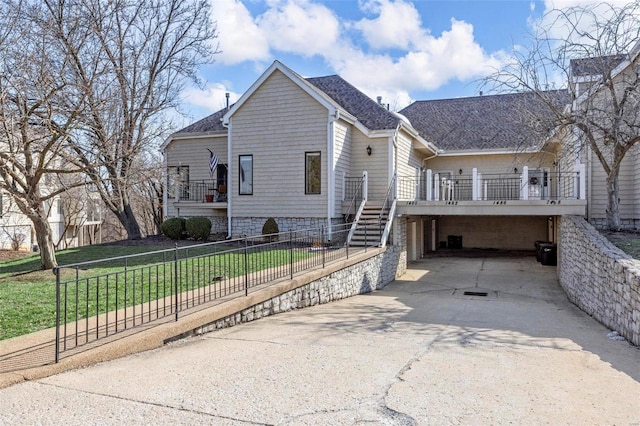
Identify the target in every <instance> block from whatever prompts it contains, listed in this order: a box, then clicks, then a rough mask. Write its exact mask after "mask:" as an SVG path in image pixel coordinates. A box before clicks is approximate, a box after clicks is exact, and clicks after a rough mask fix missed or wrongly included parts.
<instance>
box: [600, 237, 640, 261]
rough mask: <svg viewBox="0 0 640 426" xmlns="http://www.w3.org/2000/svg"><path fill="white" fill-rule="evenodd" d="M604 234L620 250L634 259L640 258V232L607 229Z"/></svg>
mask: <svg viewBox="0 0 640 426" xmlns="http://www.w3.org/2000/svg"><path fill="white" fill-rule="evenodd" d="M604 235H605V236H606V237H607V238H608V239H609V241H611V242H612V243H613V244H614V245H615V246H616V247H618V248H619V249H620V250H622V251H623V252H625V253H627V254H628V255H629V256H631V257H633V258H634V259H637V260H640V232H638V231H619V232H615V231H605V232H604Z"/></svg>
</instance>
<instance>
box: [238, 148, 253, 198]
mask: <svg viewBox="0 0 640 426" xmlns="http://www.w3.org/2000/svg"><path fill="white" fill-rule="evenodd" d="M239 170H240V176H239V178H240V195H253V155H241V156H240V167H239Z"/></svg>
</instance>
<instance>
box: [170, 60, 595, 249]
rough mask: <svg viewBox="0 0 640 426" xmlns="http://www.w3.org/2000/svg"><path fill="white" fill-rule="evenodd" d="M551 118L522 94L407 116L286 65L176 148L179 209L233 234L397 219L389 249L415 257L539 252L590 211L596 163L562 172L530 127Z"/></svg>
mask: <svg viewBox="0 0 640 426" xmlns="http://www.w3.org/2000/svg"><path fill="white" fill-rule="evenodd" d="M552 95H553V96H555V97H557V99H558V102H563V101H564V98H563V95H562V93H561V92H554V93H552ZM539 111H541V105H539V104H537V103H536V100H535V97H533V96H531V95H530V94H514V95H495V96H479V97H474V98H465V99H451V100H442V101H420V102H416V103H414V104H412V105H410V106H408V107H407V108H405V109H404V110H402V111H400V112H399V113H394V112H391V111H389V110H388V109H387V108H386V107H385V106H384V105H382V104H381V103H380V102H376V101H374V100H372V99H370V98H369V97H367V96H366V95H364V94H363V93H362V92H360V91H359V90H358V89H356V88H355V87H353V86H352V85H351V84H349V83H348V82H347V81H345V80H343V79H342V78H341V77H339V76H336V75H333V76H326V77H316V78H303V77H302V76H300V75H298V74H296V73H295V72H294V71H292V70H291V69H289V68H288V67H286V66H285V65H283V64H282V63H280V62H278V61H276V62H274V63H273V64H272V65H271V66H270V67H269V68H268V69H267V70H266V71H265V72H264V73H263V74H262V75H261V76H260V78H258V80H257V81H256V82H255V83H254V84H253V85H252V86H251V87H250V88H249V90H247V92H246V93H244V94H243V95H242V97H241V98H240V99H239V100H238V101H237V102H236V103H235V104H234V105H230V106H228V107H227V108H225V109H223V110H221V111H218V112H216V113H214V114H213V115H211V116H209V117H206V118H205V119H203V120H200V121H198V122H196V123H194V124H192V125H190V126H188V127H186V128H184V129H182V130H180V131H178V132H176V133H175V134H173V135H171V136H170V137H169V138H168V139H167V140H166V141H165V143H164V144H163V146H162V150H163V154H164V160H165V163H166V170H167V191H166V199H165V203H164V205H165V215H166V216H167V217H172V216H193V215H200V216H207V217H209V218H211V219H212V221H213V228H214V229H213V231H214V232H224V233H226V234H228V235H229V236H238V235H243V234H247V235H255V234H260V233H261V228H262V225H263V223H264V222H265V220H266V219H267V218H269V217H274V218H275V219H276V221H277V223H278V224H279V227H280V229H281V230H293V229H303V228H310V227H316V226H326V227H327V229H328V232H329V233H331V229H332V227H335V226H337V225H338V224H341V223H344V222H345V220H348V221H351V220H353V221H354V223H356V224H357V223H359V222H360V221H363V220H371V218H381V217H385V218H387V217H388V220H385V221H384V222H385V223H384V224H383V226H382V228H383V229H381V232H380V234H379V235H378V237H379V238H380V243H381V244H382V245H384V244H386V243H387V239H388V238H389V237H390V236H391V238H392V239H391V240H390V241H391V243H392V244H402V245H406V250H407V258H408V260H412V259H416V258H418V257H420V256H421V255H423V254H424V253H425V252H426V251H432V250H438V249H440V248H444V247H450V248H451V247H459V246H464V247H479V248H508V249H531V248H532V247H533V246H534V242H535V241H537V240H554V239H555V232H556V224H557V218H558V217H559V216H561V215H565V214H579V215H584V214H585V208H586V188H585V184H586V181H585V172H584V166H583V165H582V163H579V162H576V163H575V164H573V165H572V168H571V169H569V170H560V161H559V158H557V152H555V151H553V150H548V149H547V148H546V147H547V146H554V145H553V144H549V143H547V142H548V141H546V140H543V139H542V138H546V137H547V136H546V133H545V136H544V137H542V136H541V134H542V132H540V131H539V130H540V129H537V130H538V131H537V132H536V131H533V130H532V132H531V133H527V132H523V131H522V125H523V120H529V121H531V123H529V124H532V125H531V126H530V127H531V128H532V129H535V121H532V120H534V118H535V114H536V113H538V112H539ZM525 124H526V123H525ZM214 164H217V167H216V168H215V169H213V168H210V165H214ZM357 226H358V225H355V228H356V229H355V231H356V232H354V235H355V236H354V237H353V238H354V239H357ZM350 238H351V237H350ZM351 243H354V241H351Z"/></svg>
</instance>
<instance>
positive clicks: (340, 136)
mask: <svg viewBox="0 0 640 426" xmlns="http://www.w3.org/2000/svg"><path fill="white" fill-rule="evenodd" d="M352 132H353V130H352V127H351V125H349V124H347V123H344V122H341V121H338V122H335V123H334V130H333V134H334V140H335V146H334V151H333V156H334V162H335V176H336V177H335V185H336V194H335V211H334V212H333V214H334V216H336V217H337V216H341V202H342V191H343V186H344V181H343V176H351V155H352V149H351V146H352V141H351V136H352Z"/></svg>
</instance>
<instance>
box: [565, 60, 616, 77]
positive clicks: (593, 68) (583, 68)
mask: <svg viewBox="0 0 640 426" xmlns="http://www.w3.org/2000/svg"><path fill="white" fill-rule="evenodd" d="M628 56H629V55H626V54H620V55H609V56H598V57H595V58H582V59H572V60H571V75H573V76H574V77H584V76H590V75H602V74H603V73H607V74H608V73H610V72H611V71H613V69H614V68H616V67H617V66H618V65H620V64H621V63H622V62H623V61H624V60H625V59H627V58H628Z"/></svg>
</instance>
